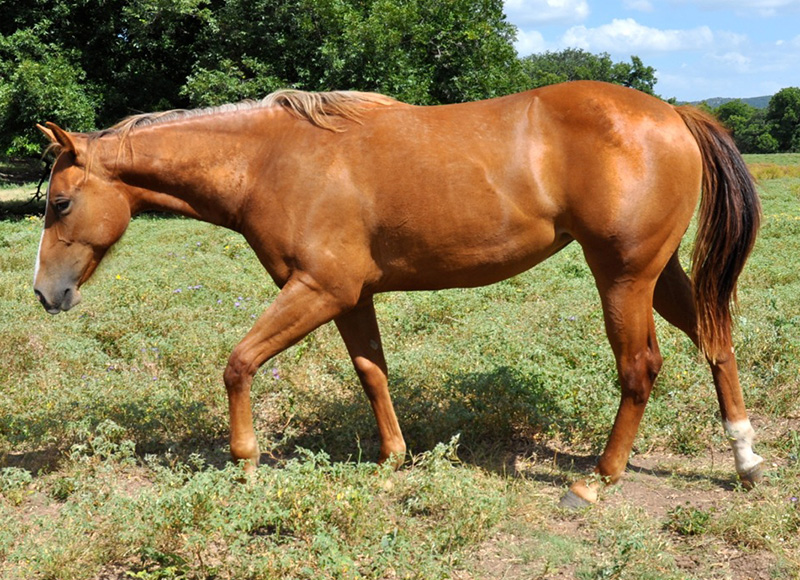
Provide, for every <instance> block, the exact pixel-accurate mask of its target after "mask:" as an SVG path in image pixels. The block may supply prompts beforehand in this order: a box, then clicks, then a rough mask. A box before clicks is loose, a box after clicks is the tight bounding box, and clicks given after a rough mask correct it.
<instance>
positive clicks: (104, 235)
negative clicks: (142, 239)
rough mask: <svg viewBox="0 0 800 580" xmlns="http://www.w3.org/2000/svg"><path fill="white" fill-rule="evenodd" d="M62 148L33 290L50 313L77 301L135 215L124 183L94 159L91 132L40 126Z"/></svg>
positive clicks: (51, 187)
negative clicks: (91, 148)
mask: <svg viewBox="0 0 800 580" xmlns="http://www.w3.org/2000/svg"><path fill="white" fill-rule="evenodd" d="M38 127H39V129H40V130H41V131H42V132H43V133H44V134H45V135H46V136H47V137H48V138H49V139H50V141H51V142H52V144H53V147H55V148H56V149H57V151H58V158H57V159H56V161H55V164H54V165H53V171H52V173H51V175H50V184H49V187H48V188H47V205H46V209H45V217H44V231H43V232H42V239H41V241H40V242H39V254H38V256H37V258H36V270H35V273H34V277H33V289H34V292H35V293H36V297H37V298H38V299H39V302H41V303H42V306H44V308H45V310H47V312H49V313H50V314H58V313H59V312H61V311H62V310H63V311H66V310H69V309H70V308H72V307H73V306H75V305H76V304H78V302H80V299H81V295H80V291H79V288H80V286H81V284H83V283H84V282H85V281H86V280H88V279H89V277H90V276H91V275H92V273H93V272H94V270H95V268H97V265H98V264H99V263H100V260H101V259H102V258H103V255H104V254H105V253H106V251H107V250H108V248H110V247H111V246H112V245H113V244H114V242H116V241H117V240H118V239H119V238H120V237H122V234H123V233H124V232H125V229H126V228H127V226H128V223H129V222H130V219H131V208H130V204H129V202H128V198H127V196H126V195H125V191H124V189H123V185H122V184H121V183H120V182H119V181H118V180H113V179H112V176H111V174H110V173H109V171H108V169H107V168H106V167H105V166H104V165H103V164H102V163H99V162H97V163H91V159H90V157H89V155H88V152H87V148H88V146H89V137H88V136H87V135H83V134H80V133H67V132H65V131H64V130H62V129H61V128H59V127H57V126H56V125H54V124H52V123H47V127H42V126H41V125H38Z"/></svg>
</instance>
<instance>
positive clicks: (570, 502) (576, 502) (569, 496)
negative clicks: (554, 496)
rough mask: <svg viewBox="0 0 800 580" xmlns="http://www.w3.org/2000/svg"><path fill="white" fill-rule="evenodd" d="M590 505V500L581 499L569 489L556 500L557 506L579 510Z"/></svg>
mask: <svg viewBox="0 0 800 580" xmlns="http://www.w3.org/2000/svg"><path fill="white" fill-rule="evenodd" d="M591 505H592V502H590V501H588V500H585V499H583V498H582V497H581V496H579V495H578V494H577V493H575V492H574V491H572V490H571V489H570V490H568V491H567V493H565V494H564V495H563V496H562V497H561V501H559V502H558V507H560V508H563V509H568V510H580V509H584V508H587V507H589V506H591Z"/></svg>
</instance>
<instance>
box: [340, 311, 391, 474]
mask: <svg viewBox="0 0 800 580" xmlns="http://www.w3.org/2000/svg"><path fill="white" fill-rule="evenodd" d="M336 326H337V328H338V329H339V334H341V335H342V339H343V340H344V343H345V345H346V346H347V352H348V353H349V354H350V358H351V359H352V361H353V366H355V369H356V373H357V374H358V378H359V380H360V381H361V385H362V386H363V387H364V392H365V393H366V394H367V398H368V399H369V402H370V404H371V405H372V410H373V412H374V413H375V420H376V421H377V423H378V433H379V434H380V439H381V451H380V461H381V462H383V461H386V460H387V459H390V458H391V460H392V461H395V462H396V465H397V467H399V466H400V464H401V463H402V462H403V459H404V457H405V452H406V443H405V441H404V440H403V434H402V432H401V431H400V424H399V423H398V422H397V416H396V415H395V412H394V406H393V405H392V399H391V397H390V395H389V382H388V375H387V367H386V360H385V359H384V356H383V347H382V346H381V335H380V331H379V329H378V322H377V319H376V318H375V307H374V305H373V302H372V299H369V300H368V301H364V302H362V303H361V304H359V305H358V306H356V307H355V308H354V309H353V310H351V311H350V312H348V313H346V314H343V315H342V316H340V317H338V318H337V319H336Z"/></svg>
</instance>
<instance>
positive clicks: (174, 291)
mask: <svg viewBox="0 0 800 580" xmlns="http://www.w3.org/2000/svg"><path fill="white" fill-rule="evenodd" d="M181 292H183V289H182V288H176V289H175V290H173V291H172V293H173V294H180V293H181Z"/></svg>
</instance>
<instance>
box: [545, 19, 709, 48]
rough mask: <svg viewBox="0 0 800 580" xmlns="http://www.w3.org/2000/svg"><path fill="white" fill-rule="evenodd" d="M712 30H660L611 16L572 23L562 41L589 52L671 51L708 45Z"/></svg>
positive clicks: (703, 28) (565, 44)
mask: <svg viewBox="0 0 800 580" xmlns="http://www.w3.org/2000/svg"><path fill="white" fill-rule="evenodd" d="M713 43H714V33H713V32H711V29H710V28H709V27H708V26H700V27H698V28H693V29H691V30H659V29H657V28H651V27H649V26H643V25H641V24H639V23H638V22H636V21H635V20H634V19H632V18H626V19H614V20H613V21H612V22H611V24H604V25H602V26H599V27H597V28H586V27H585V26H573V27H572V28H570V29H569V30H567V32H566V33H565V34H564V36H563V37H562V39H561V44H563V45H564V46H572V47H575V48H582V49H584V50H589V51H608V52H620V51H628V50H631V51H642V52H674V51H679V50H696V49H702V48H708V47H711V46H712V45H713Z"/></svg>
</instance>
